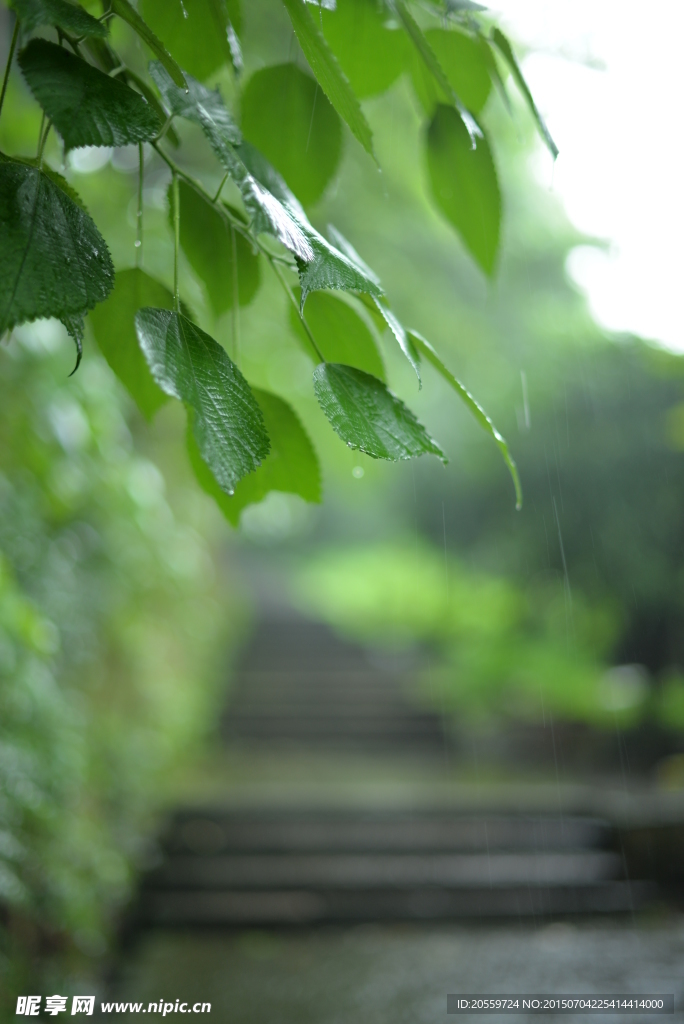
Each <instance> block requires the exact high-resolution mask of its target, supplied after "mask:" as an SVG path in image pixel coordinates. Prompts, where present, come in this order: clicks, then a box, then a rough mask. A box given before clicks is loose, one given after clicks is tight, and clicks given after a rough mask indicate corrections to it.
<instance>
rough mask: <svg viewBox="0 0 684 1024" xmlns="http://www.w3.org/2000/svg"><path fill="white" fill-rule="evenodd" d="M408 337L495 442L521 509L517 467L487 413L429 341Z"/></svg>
mask: <svg viewBox="0 0 684 1024" xmlns="http://www.w3.org/2000/svg"><path fill="white" fill-rule="evenodd" d="M408 335H409V337H410V339H411V341H412V342H413V344H414V345H415V347H416V349H417V350H418V352H419V353H420V354H422V355H424V356H425V358H426V359H427V361H428V362H429V363H432V365H433V366H434V367H435V369H436V370H437V372H438V373H440V374H441V375H442V377H444V379H445V380H446V381H448V383H449V384H450V385H451V387H452V388H453V389H454V391H455V392H456V394H457V395H458V396H459V398H460V399H461V400H462V401H463V402H464V403H465V405H466V406H467V407H468V409H469V410H470V412H471V413H472V414H473V416H474V417H475V419H476V420H477V422H478V423H479V424H480V426H481V427H482V428H483V430H485V431H486V432H487V433H488V434H489V436H490V437H491V438H493V440H494V441H495V442H496V444H497V447H498V448H499V451H500V452H501V454H502V456H503V460H504V462H505V463H506V465H507V466H508V470H509V472H510V474H511V478H512V480H513V486H514V487H515V500H516V506H515V507H516V508H517V509H521V508H522V500H523V499H522V487H521V485H520V476H519V475H518V467H517V466H516V464H515V461H514V459H513V456H512V455H511V453H510V450H509V448H508V445H507V444H506V441H505V440H504V438H503V437H502V436H501V434H500V433H499V431H498V430H497V429H496V427H495V426H494V424H493V423H492V421H491V420H490V418H489V416H488V415H487V413H486V412H485V411H484V409H483V408H482V406H481V405H480V403H479V402H478V401H477V399H476V398H474V397H473V396H472V395H471V393H470V392H469V391H468V389H467V388H466V387H465V385H464V384H461V382H460V380H458V378H456V377H454V375H453V373H452V372H451V370H449V369H447V367H446V366H445V365H444V363H443V362H442V360H441V359H440V358H439V356H438V355H437V353H436V352H435V350H434V348H433V347H432V345H431V344H430V342H429V341H426V340H425V338H423V336H422V335H420V334H418V332H417V331H409V332H408Z"/></svg>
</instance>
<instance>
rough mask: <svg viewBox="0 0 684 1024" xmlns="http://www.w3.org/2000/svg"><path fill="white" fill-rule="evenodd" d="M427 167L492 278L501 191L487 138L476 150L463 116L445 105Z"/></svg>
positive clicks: (431, 136) (446, 209)
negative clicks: (471, 143) (473, 147)
mask: <svg viewBox="0 0 684 1024" xmlns="http://www.w3.org/2000/svg"><path fill="white" fill-rule="evenodd" d="M427 164H428V171H429V174H430V184H431V185H432V194H433V196H434V198H435V201H436V203H437V205H438V206H439V208H440V209H441V211H442V213H443V214H444V215H445V217H446V218H447V219H448V220H449V221H450V222H451V223H452V224H453V226H454V227H455V228H456V230H457V231H458V233H459V235H460V236H461V238H462V240H463V242H464V243H465V245H466V247H467V248H468V249H469V251H470V253H471V254H472V256H473V257H474V258H475V259H476V260H477V262H478V263H479V265H480V266H481V267H482V269H483V270H484V272H485V274H488V275H489V276H491V275H492V274H493V272H494V267H495V264H496V257H497V253H498V249H499V234H500V228H501V193H500V191H499V182H498V178H497V174H496V168H495V167H494V160H493V158H492V153H491V150H490V148H489V143H488V142H487V139H486V137H484V136H483V137H482V138H480V139H478V143H477V148H476V149H472V147H471V145H470V138H469V136H468V132H467V131H466V129H465V126H464V124H463V122H462V120H461V118H460V117H459V116H458V114H457V113H456V111H455V110H454V109H453V108H452V107H447V106H444V105H441V104H440V105H439V106H438V107H437V110H436V112H435V116H434V117H433V119H432V121H431V123H430V126H429V127H428V132H427Z"/></svg>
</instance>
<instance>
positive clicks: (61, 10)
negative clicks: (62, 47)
mask: <svg viewBox="0 0 684 1024" xmlns="http://www.w3.org/2000/svg"><path fill="white" fill-rule="evenodd" d="M10 6H11V7H13V8H14V10H15V11H16V13H17V17H18V18H19V19H20V20H21V24H22V27H23V29H24V31H25V32H33V31H35V29H37V28H40V26H41V25H55V26H56V27H57V28H61V29H62V30H63V31H64V32H73V34H74V35H76V36H106V35H107V26H106V24H104V23H103V22H101V21H98V20H97V18H93V16H92V15H91V14H88V12H87V11H84V10H83V8H82V7H79V6H78V5H77V4H72V3H68V2H67V0H10Z"/></svg>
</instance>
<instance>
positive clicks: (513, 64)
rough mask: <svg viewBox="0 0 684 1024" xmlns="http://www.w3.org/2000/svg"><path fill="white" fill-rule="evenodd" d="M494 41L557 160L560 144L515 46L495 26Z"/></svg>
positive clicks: (548, 147)
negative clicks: (542, 111)
mask: <svg viewBox="0 0 684 1024" xmlns="http://www.w3.org/2000/svg"><path fill="white" fill-rule="evenodd" d="M492 42H493V43H494V44H495V45H496V47H497V48H498V49H499V51H500V53H501V55H502V57H503V58H504V60H505V61H506V63H507V64H508V66H509V68H510V70H511V74H512V75H513V78H514V79H515V81H516V84H517V86H518V88H519V89H520V92H521V93H522V94H523V96H524V97H525V100H526V102H527V105H528V107H529V108H530V110H531V111H532V116H533V117H534V119H535V121H536V123H537V128H538V129H539V133H540V135H541V137H542V138H543V140H544V142H545V143H546V146H547V149H548V150H549V152H550V154H551V156H552V157H553V159H554V160H555V159H556V157H557V156H558V146H557V145H556V143H555V142H554V141H553V139H552V138H551V132H550V131H549V129H548V128H547V127H546V122H545V120H544V118H543V117H542V116H541V114H540V113H539V109H538V107H537V104H536V103H535V102H534V98H533V96H532V93H531V92H530V89H529V86H528V84H527V82H526V81H525V79H524V77H523V73H522V71H521V70H520V67H519V65H518V62H517V60H516V59H515V54H514V53H513V47H512V46H511V44H510V43H509V41H508V39H507V38H506V36H505V35H504V34H503V32H501V31H500V30H499V29H498V28H495V29H493V31H492Z"/></svg>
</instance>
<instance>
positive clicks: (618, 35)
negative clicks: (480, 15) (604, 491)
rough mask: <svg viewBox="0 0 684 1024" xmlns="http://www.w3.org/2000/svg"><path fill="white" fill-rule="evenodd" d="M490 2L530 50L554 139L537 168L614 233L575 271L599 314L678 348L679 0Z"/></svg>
mask: <svg viewBox="0 0 684 1024" xmlns="http://www.w3.org/2000/svg"><path fill="white" fill-rule="evenodd" d="M492 8H493V9H494V10H495V11H497V12H498V13H499V15H500V19H501V24H502V26H504V27H507V28H508V29H509V30H510V32H511V34H512V35H513V36H514V37H515V38H516V39H518V40H520V41H524V42H525V44H527V45H529V46H531V47H532V48H533V49H534V50H535V51H536V53H534V54H532V55H530V56H529V57H528V58H527V59H526V60H525V62H524V71H525V76H526V78H527V80H528V82H529V84H530V87H531V89H532V93H533V95H534V96H535V99H536V100H537V104H538V106H539V107H540V109H541V110H542V113H543V114H544V115H545V116H546V120H547V123H548V125H549V128H550V130H551V133H552V135H553V137H554V139H555V141H556V143H557V145H558V147H559V149H560V156H559V158H558V161H557V163H556V167H555V171H554V172H553V176H552V169H551V158H550V156H549V157H548V159H547V160H542V161H540V163H539V166H538V172H539V176H540V179H541V180H542V181H543V182H545V183H546V184H547V185H550V184H551V182H553V188H554V190H555V191H556V192H558V193H559V195H560V196H561V197H562V199H563V201H564V203H565V207H566V210H567V212H568V215H569V216H570V219H571V220H572V222H573V223H574V224H575V225H576V226H577V227H578V228H579V229H580V230H582V231H583V232H586V233H587V234H590V235H592V236H598V237H599V238H602V239H605V240H607V241H608V242H609V250H608V253H607V254H604V253H603V252H601V251H600V250H597V249H596V248H593V247H592V248H589V249H587V248H584V247H583V248H581V249H578V250H575V251H574V252H573V253H572V254H571V256H570V260H569V264H568V269H569V271H570V273H571V274H572V276H573V277H574V279H575V280H576V281H577V282H578V283H579V284H580V285H581V286H582V287H583V288H584V289H585V291H586V292H587V294H588V296H589V301H590V304H591V308H592V311H593V313H594V315H595V316H596V318H597V320H598V321H599V322H600V323H602V324H604V325H605V326H606V327H608V328H611V329H614V330H625V331H633V332H635V333H637V334H640V335H642V336H643V337H646V338H651V339H653V340H655V341H659V342H661V343H662V344H664V345H667V346H668V347H669V348H672V349H675V350H677V351H681V352H684V287H682V283H681V281H682V272H683V271H684V259H683V258H682V254H681V250H682V240H683V236H684V180H683V178H684V175H683V167H682V154H683V152H684V142H682V136H683V132H682V128H683V122H684V116H683V112H682V98H683V94H684V68H683V65H684V60H683V57H682V48H683V47H684V0H651V3H648V4H639V5H637V4H636V3H634V0H631V2H630V0H621V2H619V0H495V3H494V4H492ZM590 63H593V64H594V66H593V67H591V66H588V65H589V64H590ZM599 64H600V65H602V66H603V68H604V70H600V69H599V68H598V67H597V66H596V65H599ZM680 289H681V291H680Z"/></svg>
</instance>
